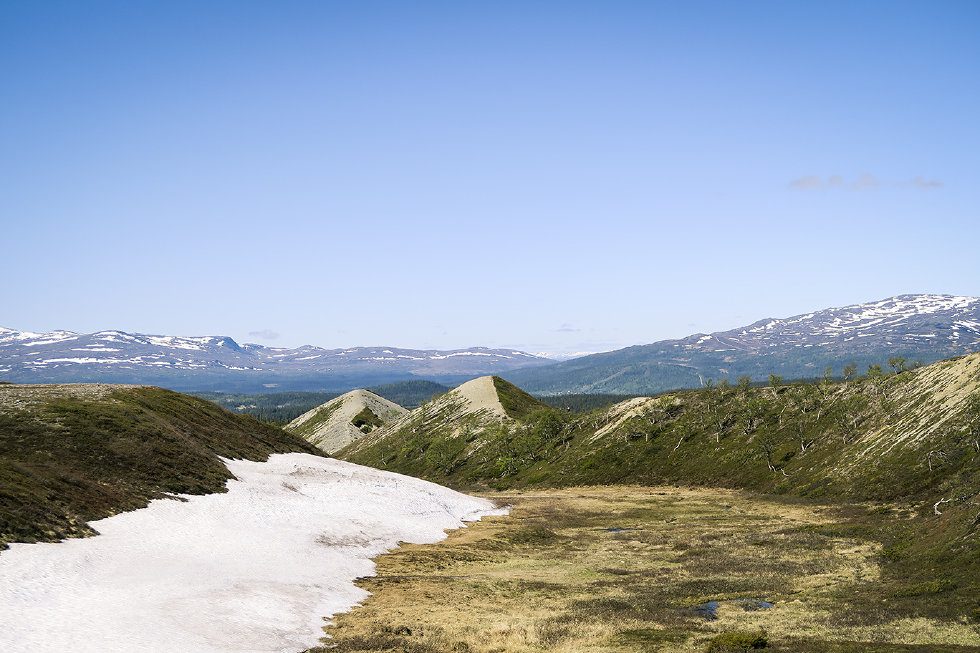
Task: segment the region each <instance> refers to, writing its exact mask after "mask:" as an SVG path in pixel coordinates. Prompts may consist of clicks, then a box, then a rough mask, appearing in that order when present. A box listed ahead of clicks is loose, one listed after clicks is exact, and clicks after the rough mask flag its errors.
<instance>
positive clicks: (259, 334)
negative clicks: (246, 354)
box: [248, 329, 279, 340]
mask: <svg viewBox="0 0 980 653" xmlns="http://www.w3.org/2000/svg"><path fill="white" fill-rule="evenodd" d="M248 335H250V336H252V337H253V338H261V339H262V340H275V339H276V338H278V337H279V332H278V331H273V330H272V329H261V330H259V331H249V332H248Z"/></svg>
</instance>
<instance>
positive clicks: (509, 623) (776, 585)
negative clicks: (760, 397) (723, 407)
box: [312, 486, 980, 653]
mask: <svg viewBox="0 0 980 653" xmlns="http://www.w3.org/2000/svg"><path fill="white" fill-rule="evenodd" d="M492 498H494V499H496V500H498V501H500V502H502V503H509V504H511V505H512V510H511V513H510V514H509V515H508V516H505V517H497V518H486V519H484V520H483V521H481V522H479V523H476V524H473V525H471V526H470V527H469V528H466V529H462V530H458V531H453V532H452V533H450V534H449V536H448V538H447V539H446V540H445V541H444V542H442V543H440V544H436V545H425V546H414V545H406V546H404V547H402V548H401V549H399V550H398V551H396V552H395V553H393V554H391V555H387V556H382V557H381V558H380V559H379V560H378V563H377V576H375V577H372V578H367V579H364V580H362V581H361V585H362V586H363V587H364V588H366V589H367V590H369V591H370V592H371V593H372V596H371V597H370V598H369V599H368V600H367V601H366V602H365V603H364V604H363V605H362V606H360V607H357V608H355V609H354V610H353V611H351V612H349V613H346V614H342V615H338V616H337V617H336V618H335V621H334V625H333V626H332V627H329V628H327V629H326V631H327V632H328V633H329V636H330V639H329V640H325V644H324V647H322V648H317V649H312V650H313V651H316V652H318V653H326V652H327V651H337V652H339V653H344V652H350V653H353V652H368V651H406V652H411V653H430V652H431V653H434V652H441V651H454V652H470V653H504V652H507V653H510V652H514V653H523V652H539V651H556V652H559V653H585V652H595V653H598V652H639V651H677V652H682V653H683V652H695V651H698V652H700V651H716V652H720V651H745V650H755V649H759V648H764V649H765V650H771V651H796V652H803V653H807V652H813V653H857V652H859V651H861V652H865V651H870V652H872V653H875V652H878V653H897V652H899V651H902V652H904V651H918V652H925V653H929V652H932V653H938V652H941V651H942V652H954V651H957V652H966V651H973V652H977V651H980V629H978V626H977V624H976V621H975V619H974V617H975V615H971V614H970V613H969V608H968V606H966V605H965V604H964V603H963V602H962V601H961V600H959V598H957V597H956V596H955V595H954V594H953V593H951V591H950V587H948V586H947V585H943V584H941V583H939V584H936V585H934V586H933V585H929V586H923V587H920V588H918V589H915V590H914V591H907V588H906V591H902V592H899V591H896V589H895V588H896V585H895V584H894V583H893V582H891V580H893V579H889V577H888V576H889V571H888V560H889V556H890V555H891V554H890V553H889V546H893V544H892V545H890V544H889V543H888V541H887V538H882V537H879V535H880V534H882V533H885V534H888V533H892V532H894V531H896V529H897V530H900V528H899V527H898V525H900V523H901V522H902V521H903V520H906V519H908V515H907V514H906V512H904V510H903V509H901V508H900V507H883V506H881V505H877V506H869V505H850V506H847V507H830V506H824V505H815V504H812V503H808V502H805V501H802V500H799V499H787V498H771V497H770V498H764V497H760V496H757V495H750V494H748V493H745V492H740V491H735V490H724V489H681V488H673V487H669V488H657V487H636V486H619V487H603V488H596V487H588V488H565V489H534V490H524V491H512V490H508V491H506V492H502V493H499V494H494V495H492ZM951 582H955V581H951Z"/></svg>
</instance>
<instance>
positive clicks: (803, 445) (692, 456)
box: [340, 354, 980, 616]
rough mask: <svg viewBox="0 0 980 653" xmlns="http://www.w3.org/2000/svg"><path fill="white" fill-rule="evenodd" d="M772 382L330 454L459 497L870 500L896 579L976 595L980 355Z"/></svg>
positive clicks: (405, 435) (470, 427) (437, 426)
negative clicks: (602, 493) (610, 487)
mask: <svg viewBox="0 0 980 653" xmlns="http://www.w3.org/2000/svg"><path fill="white" fill-rule="evenodd" d="M773 381H774V383H773V385H772V386H771V387H753V386H751V385H749V384H747V383H743V384H740V385H738V386H730V385H727V384H722V385H719V386H714V387H711V388H708V389H703V390H696V391H694V390H692V391H684V392H676V393H671V394H666V395H662V396H659V397H656V398H642V397H641V398H635V399H630V400H627V401H625V402H622V403H619V404H616V405H615V406H613V407H612V408H608V409H601V410H596V411H593V412H591V413H588V414H585V415H569V414H568V413H566V412H563V411H558V410H553V409H548V408H542V407H539V408H538V409H537V410H533V411H525V413H524V415H523V417H522V419H519V420H508V421H495V422H489V423H482V424H481V423H474V422H472V421H465V420H464V422H461V423H458V424H456V425H452V424H447V423H441V422H439V420H438V419H437V418H436V417H434V416H433V415H432V414H431V413H430V415H429V417H428V418H427V419H426V420H420V419H419V418H418V416H417V415H416V414H415V413H413V416H415V421H414V422H413V425H412V428H406V429H401V430H399V431H394V432H389V433H387V434H385V435H384V437H380V436H376V437H373V438H371V439H370V441H365V442H362V443H361V446H360V447H353V448H350V449H348V450H344V451H342V452H340V455H341V457H345V458H347V459H349V460H352V461H354V462H358V463H363V464H368V465H372V466H376V467H383V468H386V469H390V470H394V471H400V472H404V473H408V474H413V475H417V476H422V477H424V478H428V479H430V480H434V481H437V482H442V483H447V484H450V485H454V486H458V487H480V486H490V487H494V488H501V489H502V488H517V487H531V486H536V485H537V486H581V485H602V484H643V485H658V484H680V485H701V486H715V487H718V486H720V487H730V488H743V489H748V490H753V491H757V492H765V493H770V494H778V495H796V496H801V497H809V498H812V499H816V500H819V501H826V502H831V503H835V504H841V503H842V502H844V503H848V504H861V505H866V503H867V502H874V503H875V504H882V508H881V510H882V512H881V515H882V516H881V518H880V519H879V518H877V517H876V518H875V519H872V520H870V521H866V522H864V523H866V527H867V528H869V529H875V530H876V535H875V539H878V540H882V541H885V542H886V543H887V547H888V548H887V551H886V554H887V555H888V556H890V558H891V562H892V563H893V564H892V566H891V569H892V573H893V574H895V577H896V578H897V579H899V580H900V582H901V583H913V584H914V583H925V585H922V586H921V588H920V589H923V590H928V589H929V588H933V589H936V588H945V589H943V591H947V590H948V591H954V590H955V592H957V594H958V595H961V596H963V597H964V600H967V597H968V596H980V516H978V513H980V354H974V355H971V356H968V357H963V358H959V359H953V360H949V361H943V362H940V363H936V364H933V365H930V366H928V367H924V368H920V369H917V370H913V371H905V372H902V373H899V374H891V375H886V374H884V373H882V372H880V370H878V369H872V370H871V372H870V373H869V374H868V375H867V376H864V377H862V378H859V379H856V380H853V381H850V382H834V381H830V380H827V381H822V382H813V383H795V384H791V385H786V384H783V383H781V382H780V380H779V379H774V380H773ZM420 410H425V407H423V409H420ZM896 582H899V581H896ZM929 583H932V585H929ZM904 586H905V585H903V587H904ZM909 587H911V586H909ZM896 591H897V590H896ZM903 591H909V592H912V591H914V588H913V589H909V588H908V587H906V590H903ZM915 591H917V590H915ZM971 592H975V593H974V594H971ZM969 600H971V601H973V603H972V604H971V605H975V608H976V609H977V610H980V599H969ZM977 614H978V616H980V612H978V613H977Z"/></svg>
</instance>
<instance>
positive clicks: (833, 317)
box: [502, 295, 980, 394]
mask: <svg viewBox="0 0 980 653" xmlns="http://www.w3.org/2000/svg"><path fill="white" fill-rule="evenodd" d="M978 350H980V298H977V297H956V296H952V295H901V296H899V297H892V298H889V299H884V300H881V301H877V302H869V303H866V304H855V305H853V306H845V307H843V308H828V309H825V310H821V311H815V312H813V313H806V314H804V315H797V316H794V317H790V318H784V319H773V318H769V319H765V320H759V321H758V322H755V323H754V324H750V325H748V326H745V327H740V328H737V329H732V330H730V331H721V332H718V333H711V334H705V333H697V334H694V335H692V336H688V337H686V338H682V339H680V340H663V341H660V342H655V343H653V344H649V345H638V346H635V347H627V348H626V349H620V350H617V351H611V352H606V353H601V354H594V355H591V356H583V357H581V358H575V359H572V360H569V361H565V362H561V363H556V364H553V365H548V366H546V367H539V368H535V369H526V370H515V371H511V372H505V373H503V374H502V376H503V377H504V378H506V379H507V380H509V381H511V382H513V383H516V384H518V385H519V386H520V387H522V388H524V389H525V390H527V391H528V392H533V393H536V394H565V393H624V394H627V393H632V394H643V393H651V392H660V391H664V390H671V389H675V388H693V387H699V386H701V385H703V384H704V383H705V382H706V381H707V380H708V379H713V380H715V381H719V380H721V379H728V380H729V381H731V382H735V380H736V379H737V378H738V377H739V376H742V375H748V376H750V377H751V378H752V379H754V380H763V379H765V378H767V377H768V375H769V374H779V375H782V376H784V377H786V378H787V379H790V378H804V377H816V376H820V375H821V374H823V371H824V369H825V368H826V367H828V366H832V367H833V368H834V373H835V374H838V375H839V374H840V373H841V370H842V368H843V367H844V366H845V365H847V364H849V363H853V364H855V365H857V366H858V369H859V371H862V372H863V371H864V370H865V369H866V368H867V366H868V365H872V364H880V365H885V364H886V363H887V361H888V359H889V358H890V357H893V356H901V357H904V358H907V359H908V361H909V363H913V362H920V363H931V362H933V361H937V360H940V359H943V358H949V357H951V356H957V355H960V354H966V353H970V352H974V351H978Z"/></svg>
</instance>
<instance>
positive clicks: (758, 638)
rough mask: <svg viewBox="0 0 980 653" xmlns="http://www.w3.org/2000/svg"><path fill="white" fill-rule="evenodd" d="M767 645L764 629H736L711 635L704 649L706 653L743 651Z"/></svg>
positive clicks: (737, 652) (736, 652) (740, 652)
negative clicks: (749, 630) (750, 630)
mask: <svg viewBox="0 0 980 653" xmlns="http://www.w3.org/2000/svg"><path fill="white" fill-rule="evenodd" d="M767 646H769V640H768V639H767V638H766V633H765V631H753V632H748V631H742V630H736V631H732V632H728V633H722V634H720V635H716V636H714V637H712V638H711V641H710V642H708V647H707V648H706V649H705V650H706V651H707V653H743V652H744V651H752V650H756V649H762V648H766V647H767Z"/></svg>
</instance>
